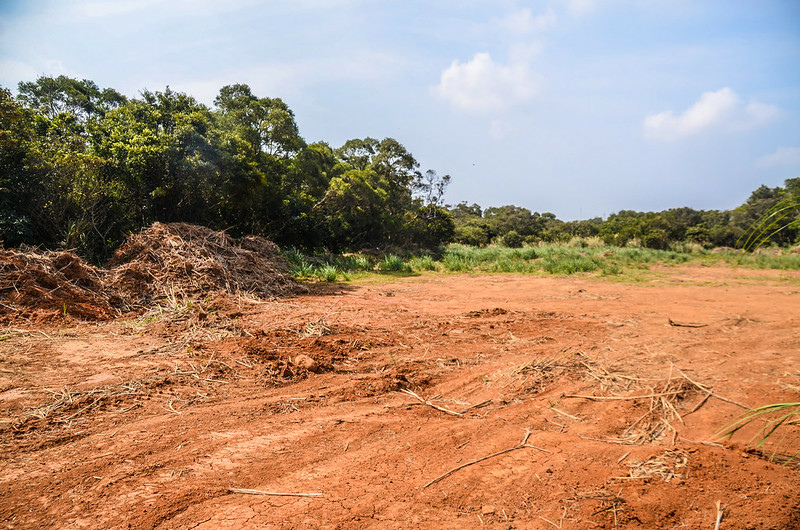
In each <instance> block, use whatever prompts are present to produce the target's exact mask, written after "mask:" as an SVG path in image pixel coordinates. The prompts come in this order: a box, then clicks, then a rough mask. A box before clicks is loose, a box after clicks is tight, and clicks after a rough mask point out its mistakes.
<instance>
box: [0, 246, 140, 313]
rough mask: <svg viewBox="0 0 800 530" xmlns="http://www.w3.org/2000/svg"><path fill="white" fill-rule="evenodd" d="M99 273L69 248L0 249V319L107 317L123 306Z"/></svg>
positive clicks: (100, 271)
mask: <svg viewBox="0 0 800 530" xmlns="http://www.w3.org/2000/svg"><path fill="white" fill-rule="evenodd" d="M103 276H104V272H103V271H102V270H100V269H97V268H95V267H93V266H91V265H89V264H87V263H86V262H84V261H83V260H82V259H81V258H79V257H78V256H76V255H75V254H73V253H72V252H44V253H40V252H36V251H34V250H29V251H27V252H21V251H16V250H4V251H0V320H7V319H12V318H19V317H23V318H30V317H32V316H36V318H37V319H42V318H53V317H68V316H74V317H78V318H83V319H103V318H111V317H113V316H115V315H118V314H119V312H120V310H123V311H124V310H126V309H127V308H126V307H125V304H124V303H123V301H122V299H121V298H120V297H119V296H118V295H117V294H116V293H115V292H114V291H113V290H112V289H109V288H108V286H107V285H106V284H105V283H104V281H103Z"/></svg>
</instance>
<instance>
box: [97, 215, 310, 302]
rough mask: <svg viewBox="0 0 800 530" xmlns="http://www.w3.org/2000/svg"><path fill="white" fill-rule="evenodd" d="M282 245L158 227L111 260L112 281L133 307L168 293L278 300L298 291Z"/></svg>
mask: <svg viewBox="0 0 800 530" xmlns="http://www.w3.org/2000/svg"><path fill="white" fill-rule="evenodd" d="M277 249H278V247H277V246H276V245H275V244H274V243H272V242H270V241H268V240H266V239H264V238H261V237H256V236H247V237H245V238H243V239H242V240H240V241H239V242H238V244H237V242H236V241H235V240H234V239H233V238H232V237H230V236H229V235H228V234H226V233H225V232H215V231H213V230H211V229H208V228H204V227H201V226H196V225H190V224H185V223H171V224H162V223H155V224H153V225H151V226H150V227H149V228H147V229H145V230H143V231H142V232H141V233H139V234H134V235H132V236H131V237H129V238H128V240H127V241H126V242H125V244H123V245H122V247H120V248H119V250H117V252H116V253H115V254H114V257H113V258H112V259H111V261H110V262H109V266H110V267H111V269H110V271H109V274H110V277H109V283H110V285H111V286H113V287H114V288H115V289H116V290H117V291H118V292H119V293H120V294H121V295H123V296H124V297H126V298H127V299H129V300H130V302H131V303H132V304H135V305H149V304H151V303H152V302H153V301H155V300H158V299H160V298H163V297H164V296H167V295H168V294H173V295H174V294H175V293H179V294H180V295H182V296H183V297H188V298H196V297H203V296H207V295H208V294H209V293H211V292H215V291H224V292H227V293H230V294H235V295H240V294H251V295H253V296H256V297H259V298H277V297H280V296H286V295H288V294H292V293H295V292H297V290H298V288H299V285H298V284H297V283H296V282H294V281H293V280H292V279H291V278H290V277H289V276H288V275H287V274H286V273H285V272H286V270H287V269H288V266H287V264H286V262H285V261H284V260H283V259H282V258H280V257H279V256H278V254H277Z"/></svg>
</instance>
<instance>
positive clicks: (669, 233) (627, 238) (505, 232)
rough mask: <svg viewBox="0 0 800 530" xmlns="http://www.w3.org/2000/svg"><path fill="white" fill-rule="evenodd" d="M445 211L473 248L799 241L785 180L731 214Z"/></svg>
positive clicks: (796, 183)
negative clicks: (572, 216) (563, 216)
mask: <svg viewBox="0 0 800 530" xmlns="http://www.w3.org/2000/svg"><path fill="white" fill-rule="evenodd" d="M449 211H450V215H451V216H452V218H453V220H454V222H455V234H454V238H455V240H456V241H458V242H460V243H464V244H467V245H474V246H483V245H486V244H488V243H490V242H498V243H502V244H506V245H507V246H521V245H522V244H523V243H524V242H527V243H538V242H567V241H569V240H571V239H572V238H575V237H580V238H599V239H600V240H602V242H603V243H604V244H606V245H611V246H626V245H636V246H642V247H646V248H652V249H660V250H664V249H668V248H670V247H671V246H674V245H675V244H685V243H693V244H697V245H701V246H703V247H705V248H711V247H740V246H743V244H744V243H745V242H747V241H748V238H749V239H750V240H751V241H752V240H753V239H754V238H755V236H757V235H759V232H762V231H763V234H762V236H761V237H760V238H759V243H760V244H762V245H763V244H775V245H779V246H787V245H792V244H795V243H798V242H800V241H799V240H798V238H800V178H791V179H787V180H786V181H785V182H784V186H777V187H774V188H770V187H768V186H760V187H759V188H758V189H756V190H755V191H754V192H753V193H752V194H751V195H750V197H749V198H748V199H747V201H745V203H744V204H742V205H741V206H739V207H737V208H735V209H733V210H730V211H720V210H695V209H692V208H686V207H684V208H673V209H669V210H665V211H662V212H636V211H632V210H622V211H620V212H617V213H614V214H612V215H610V216H608V218H606V219H602V218H600V217H595V218H593V219H585V220H579V221H566V222H565V221H561V220H559V219H558V218H556V216H555V215H553V214H552V213H539V212H531V211H530V210H528V209H526V208H521V207H519V206H512V205H509V206H501V207H496V208H486V209H485V210H484V209H481V207H480V206H479V205H477V204H472V205H468V204H467V203H461V204H458V205H456V206H455V207H451V208H450V209H449ZM770 214H772V215H770ZM754 231H755V232H754Z"/></svg>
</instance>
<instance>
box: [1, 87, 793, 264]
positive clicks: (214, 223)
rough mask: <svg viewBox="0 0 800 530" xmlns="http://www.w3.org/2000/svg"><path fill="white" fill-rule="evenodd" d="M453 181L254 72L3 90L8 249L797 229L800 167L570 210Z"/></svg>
mask: <svg viewBox="0 0 800 530" xmlns="http://www.w3.org/2000/svg"><path fill="white" fill-rule="evenodd" d="M450 181H451V177H450V175H440V174H438V173H437V172H436V171H435V170H432V169H429V170H426V171H425V172H422V171H421V170H420V164H419V162H418V161H417V160H416V159H415V158H414V156H413V155H412V153H411V152H409V151H408V150H407V149H406V148H405V147H404V146H403V145H402V144H401V143H400V142H399V141H398V140H396V139H394V138H384V139H381V140H379V139H376V138H370V137H367V138H354V139H350V140H348V141H346V142H345V143H344V144H343V145H342V146H340V147H332V146H330V145H329V144H327V143H325V142H324V141H315V142H311V143H309V142H307V141H306V140H305V139H304V138H303V137H302V136H301V134H300V130H299V127H298V125H297V122H296V120H295V116H294V113H293V112H292V110H291V109H290V108H289V106H288V105H287V104H286V103H285V102H284V101H283V100H281V99H280V98H269V97H259V96H257V95H255V94H253V92H252V90H251V88H250V87H249V86H247V85H245V84H234V85H228V86H224V87H222V88H221V89H220V91H219V94H218V95H217V97H216V98H215V100H214V105H213V107H208V106H206V105H203V104H201V103H199V102H198V101H197V100H195V99H194V98H193V97H192V96H190V95H188V94H184V93H181V92H176V91H174V90H171V89H170V88H169V87H166V88H165V89H164V90H163V91H156V92H151V91H147V90H145V91H143V92H142V93H141V94H140V95H139V97H136V98H126V97H124V96H123V95H122V94H120V93H119V92H117V91H116V90H114V89H111V88H100V87H98V86H97V85H96V84H95V83H94V82H93V81H90V80H86V79H83V80H78V79H72V78H69V77H66V76H58V77H47V76H42V77H39V78H38V79H37V80H36V81H33V82H24V83H20V84H19V86H18V95H17V96H16V98H15V97H13V95H12V94H11V92H10V91H9V90H8V89H6V88H2V87H0V235H1V236H2V242H3V244H4V245H6V246H17V245H20V244H30V245H41V246H44V247H47V248H71V249H75V250H77V251H78V252H79V253H81V254H82V255H83V256H85V257H87V258H90V259H93V260H95V261H103V260H105V259H106V258H107V257H108V256H110V254H111V253H112V252H113V251H114V249H116V248H117V246H118V245H119V244H120V243H121V241H122V240H123V239H124V238H125V236H126V235H127V234H128V233H130V232H132V231H137V230H139V229H141V228H142V227H144V226H148V225H149V224H151V223H153V222H155V221H162V222H171V221H182V222H188V223H195V224H202V225H205V226H208V227H210V228H214V229H218V230H219V229H224V230H227V231H229V232H231V233H232V234H234V235H243V234H255V235H262V236H266V237H268V238H270V239H272V240H274V241H276V242H277V243H278V244H281V245H289V246H294V247H298V248H300V249H306V250H315V249H327V250H330V251H337V252H344V251H349V250H361V249H364V248H368V247H383V248H385V247H387V246H397V247H414V248H435V247H437V246H439V245H441V244H443V243H447V242H450V241H454V240H455V241H459V242H462V243H466V244H471V245H487V244H489V243H492V242H497V243H500V244H507V245H512V246H518V245H520V244H522V243H523V242H528V243H536V242H539V241H545V242H553V241H566V240H569V239H571V238H573V237H583V238H588V237H595V238H598V239H599V240H602V241H603V242H604V243H605V244H609V245H620V246H624V245H629V244H639V245H642V246H646V247H650V248H659V249H662V248H667V247H668V246H670V245H672V244H674V243H676V242H691V243H696V244H700V245H703V246H706V247H711V246H735V245H737V243H741V241H742V239H743V238H744V239H745V240H746V239H747V234H748V229H750V228H751V227H753V226H754V225H757V224H758V223H759V222H761V223H764V222H765V221H764V219H768V220H769V224H768V225H765V226H766V227H767V228H769V230H764V233H763V234H761V235H760V236H761V237H762V239H764V241H760V243H761V244H763V243H774V244H779V245H787V244H791V243H794V242H797V240H798V236H800V226H798V225H799V224H800V212H799V211H798V204H800V199H798V197H800V178H794V179H788V180H787V181H786V183H785V185H784V186H783V187H780V186H779V187H775V188H770V187H767V186H761V187H759V188H758V189H756V190H755V191H754V192H753V193H752V195H751V196H750V197H749V198H748V199H747V201H746V202H745V203H744V204H742V206H740V207H738V208H736V209H734V210H732V211H716V210H708V211H703V210H694V209H691V208H675V209H670V210H666V211H663V212H636V211H630V210H623V211H620V212H617V213H614V214H612V215H610V216H609V217H608V218H607V219H600V218H594V219H587V220H580V221H569V222H564V221H561V220H559V219H558V218H557V217H556V216H555V215H554V214H552V213H549V212H544V213H539V212H535V211H531V210H529V209H527V208H524V207H520V206H514V205H505V206H499V207H489V208H482V207H481V206H479V205H478V204H472V205H468V204H467V203H461V204H457V205H455V206H447V205H445V204H444V193H445V190H446V188H447V186H448V184H449V183H450ZM776 208H777V210H778V211H779V215H778V216H773V217H769V215H771V212H774V211H775V209H776ZM765 216H767V217H765Z"/></svg>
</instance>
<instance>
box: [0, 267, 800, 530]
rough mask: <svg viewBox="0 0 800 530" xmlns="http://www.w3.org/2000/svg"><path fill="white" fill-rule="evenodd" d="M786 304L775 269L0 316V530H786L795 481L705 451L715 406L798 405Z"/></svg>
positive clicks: (724, 413) (498, 281) (415, 287)
mask: <svg viewBox="0 0 800 530" xmlns="http://www.w3.org/2000/svg"><path fill="white" fill-rule="evenodd" d="M799 302H800V274H798V273H785V272H776V271H751V270H741V269H730V268H701V267H678V268H660V269H658V268H653V270H651V271H650V279H649V280H648V281H644V282H638V283H633V282H629V283H618V282H612V281H609V280H600V279H593V278H588V277H584V278H557V277H539V276H513V275H457V276H447V275H425V276H421V277H413V278H402V279H392V280H374V279H373V280H360V281H357V282H354V283H351V284H342V285H334V286H320V287H317V288H313V289H312V292H311V294H309V295H304V296H300V297H296V298H292V299H286V300H281V301H276V302H258V301H255V300H240V301H239V302H238V304H236V303H231V302H230V301H225V300H216V299H212V298H209V299H206V300H195V301H193V303H192V304H191V305H189V306H176V307H173V308H171V309H165V311H164V312H163V313H158V312H155V313H151V314H150V315H149V317H139V318H135V319H119V320H116V321H111V322H101V323H99V324H98V323H76V322H72V321H68V320H67V321H65V322H64V323H61V324H53V323H52V322H51V323H49V324H33V323H31V322H30V321H22V320H21V321H19V322H13V323H12V324H11V326H10V327H9V329H8V330H6V331H5V333H6V334H5V335H3V337H2V339H3V340H2V341H0V521H2V525H3V526H4V527H6V528H42V527H54V528H84V527H85V528H112V527H113V528H120V527H122V528H125V527H134V528H220V527H230V528H373V527H381V528H442V527H449V528H452V527H457V526H460V527H469V528H474V527H480V526H482V525H485V526H487V527H493V528H714V526H715V523H716V522H717V519H718V517H719V515H720V514H721V516H722V519H721V523H720V528H722V529H733V528H775V529H779V528H780V529H783V528H800V480H799V478H800V475H799V474H798V473H800V471H798V470H797V469H794V468H791V467H790V466H782V465H779V464H778V463H775V462H770V461H769V460H768V459H767V458H765V457H763V456H762V455H761V454H759V453H758V452H757V451H753V450H752V449H751V448H752V447H753V446H754V444H752V443H748V441H749V439H750V437H751V436H752V435H753V434H755V433H756V431H755V430H753V429H751V430H749V431H747V432H746V433H742V434H739V435H737V436H736V437H735V438H734V439H733V441H732V442H729V441H724V442H723V443H722V445H715V444H713V443H707V442H709V441H712V440H714V435H715V433H716V432H717V431H718V430H719V429H720V428H721V427H723V426H725V425H726V424H729V423H731V422H732V421H734V420H735V419H736V418H738V417H739V416H740V415H741V414H742V413H743V412H744V409H743V408H742V407H741V406H739V405H737V404H736V403H739V404H744V405H747V406H759V405H764V404H768V403H776V402H788V401H799V400H800V398H799V397H798V396H799V395H800V371H799V369H798V367H800V303H799ZM670 320H672V322H673V323H675V324H696V325H701V326H702V327H687V326H685V325H677V326H676V325H670ZM404 390H408V391H411V392H412V393H413V394H415V395H412V394H411V393H407V392H404ZM580 396H584V397H580ZM633 396H643V397H639V398H634V397H633ZM590 397H595V398H596V399H589V398H590ZM423 401H425V402H426V403H423ZM733 402H736V403H733ZM787 432H791V430H789V431H787ZM779 441H780V440H779ZM704 442H706V443H704ZM780 442H781V443H779V444H778V446H777V450H778V452H779V453H780V451H781V449H786V448H788V449H789V450H791V447H795V448H796V447H797V446H798V444H797V442H798V440H797V438H794V439H785V440H782V441H780ZM773 449H775V448H773ZM498 453H499V454H498ZM485 457H488V458H485ZM484 458H485V459H484ZM481 459H483V460H481ZM478 460H480V461H478ZM449 471H452V472H451V473H449V474H447V473H448V472H449ZM436 479H439V480H436ZM246 490H256V491H255V492H249V493H248V492H247V491H246ZM254 493H256V494H254ZM266 493H282V494H297V495H293V496H286V495H272V494H270V495H267V494H266ZM299 494H304V495H299ZM718 503H719V505H718ZM718 507H719V508H718Z"/></svg>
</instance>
